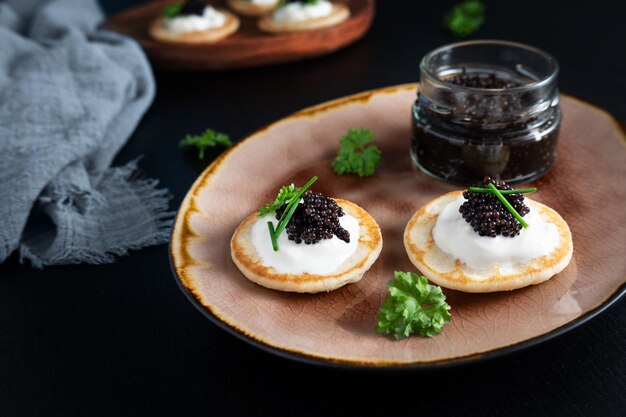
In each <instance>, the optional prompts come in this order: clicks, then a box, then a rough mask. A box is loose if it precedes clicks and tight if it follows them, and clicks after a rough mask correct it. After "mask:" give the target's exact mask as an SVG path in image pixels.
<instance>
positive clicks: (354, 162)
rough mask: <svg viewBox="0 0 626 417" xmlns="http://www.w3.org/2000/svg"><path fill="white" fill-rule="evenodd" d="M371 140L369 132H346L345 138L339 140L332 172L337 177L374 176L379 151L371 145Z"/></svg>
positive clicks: (366, 130)
mask: <svg viewBox="0 0 626 417" xmlns="http://www.w3.org/2000/svg"><path fill="white" fill-rule="evenodd" d="M373 140H374V133H372V131H371V130H368V129H350V130H348V133H347V134H346V135H345V136H342V137H340V138H339V152H338V153H337V157H336V158H335V160H334V161H333V163H332V168H333V171H335V173H336V174H338V175H344V174H356V175H358V176H359V177H369V176H371V175H374V173H375V172H376V168H377V167H378V163H379V162H380V149H378V147H377V146H376V145H373V144H372V143H371V142H372V141H373Z"/></svg>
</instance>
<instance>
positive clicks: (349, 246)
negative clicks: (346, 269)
mask: <svg viewBox="0 0 626 417" xmlns="http://www.w3.org/2000/svg"><path fill="white" fill-rule="evenodd" d="M268 221H271V222H272V223H273V224H274V227H276V226H277V225H278V220H276V218H275V216H272V215H267V216H263V217H259V218H258V219H257V221H256V223H255V224H254V225H252V244H253V245H254V247H255V248H256V250H257V252H258V254H259V258H260V260H261V263H262V264H263V265H265V266H271V267H273V268H274V269H275V270H276V271H277V272H280V273H285V274H303V273H309V274H318V275H326V274H330V273H332V272H335V271H336V270H337V268H338V267H339V265H341V264H342V263H343V262H344V261H345V260H346V259H348V258H349V257H350V255H352V254H353V253H354V252H356V250H357V247H358V246H359V221H358V220H357V219H356V218H354V217H352V216H350V215H348V214H344V215H343V216H342V217H340V218H339V224H340V225H341V227H343V228H344V229H346V230H347V231H348V232H349V233H350V243H346V242H344V241H343V240H340V239H338V238H337V236H333V237H332V239H323V240H322V241H320V242H317V243H315V244H312V245H307V244H305V243H295V242H293V241H291V240H289V239H288V238H287V233H286V232H283V233H281V235H280V236H279V237H278V251H277V252H275V251H274V249H273V248H272V242H271V240H270V235H269V231H268V227H267V222H268Z"/></svg>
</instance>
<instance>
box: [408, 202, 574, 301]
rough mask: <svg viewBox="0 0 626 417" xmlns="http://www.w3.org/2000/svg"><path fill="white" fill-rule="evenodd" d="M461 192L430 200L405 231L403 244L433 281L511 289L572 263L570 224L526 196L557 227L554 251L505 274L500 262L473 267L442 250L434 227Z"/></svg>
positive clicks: (479, 289) (476, 289)
mask: <svg viewBox="0 0 626 417" xmlns="http://www.w3.org/2000/svg"><path fill="white" fill-rule="evenodd" d="M462 194H463V192H462V191H454V192H451V193H447V194H444V195H442V196H441V197H439V198H436V199H434V200H432V201H430V202H429V203H427V204H426V205H424V206H423V207H422V208H420V209H419V210H418V211H417V213H415V214H414V215H413V217H411V219H410V220H409V223H408V224H407V226H406V229H405V230H404V247H405V248H406V252H407V254H408V256H409V259H410V260H411V262H412V263H413V265H415V266H416V267H417V268H418V269H419V270H420V271H421V273H422V274H424V275H425V276H426V277H427V278H428V279H429V280H430V281H432V282H434V283H436V284H437V285H441V286H442V287H446V288H450V289H453V290H458V291H463V292H470V293H485V292H496V291H510V290H515V289H518V288H523V287H526V286H528V285H533V284H539V283H542V282H544V281H547V280H548V279H550V278H551V277H553V276H554V275H556V274H558V273H559V272H561V271H562V270H563V269H565V267H566V266H567V265H568V264H569V262H570V260H571V258H572V253H573V248H574V246H573V243H572V234H571V232H570V229H569V227H568V225H567V223H566V222H565V220H563V218H562V217H561V216H560V215H559V214H558V213H557V212H556V211H554V210H553V209H551V208H550V207H548V206H546V205H543V204H541V203H538V202H536V201H533V200H531V199H529V198H525V203H526V204H527V205H528V206H529V208H530V209H531V210H535V211H536V212H537V213H539V215H540V216H541V217H542V218H543V220H544V221H546V222H549V223H553V224H554V225H556V227H557V230H558V233H559V245H558V246H557V248H556V249H555V250H554V251H553V252H552V253H550V254H548V255H546V256H542V257H538V258H533V259H531V260H530V261H529V262H528V263H524V264H516V265H514V266H513V267H507V268H506V269H507V272H506V273H504V272H502V271H501V268H500V267H499V266H497V265H496V266H494V267H492V268H491V269H488V270H481V271H477V270H473V269H471V268H469V267H468V266H467V265H465V264H463V263H462V262H461V261H459V260H458V259H454V258H453V257H452V256H450V255H448V254H447V253H445V252H443V251H442V250H441V249H439V248H438V247H437V245H436V244H435V242H434V240H433V234H432V230H433V227H434V226H435V223H436V222H437V218H438V217H439V213H441V211H442V210H443V208H444V207H445V206H446V205H448V204H449V203H451V202H452V201H454V200H456V199H458V198H460V197H461V196H462ZM512 239H515V238H512Z"/></svg>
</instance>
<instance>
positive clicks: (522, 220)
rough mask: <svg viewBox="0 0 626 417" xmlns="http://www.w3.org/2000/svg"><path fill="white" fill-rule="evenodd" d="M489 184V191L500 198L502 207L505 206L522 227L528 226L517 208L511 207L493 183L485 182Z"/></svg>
mask: <svg viewBox="0 0 626 417" xmlns="http://www.w3.org/2000/svg"><path fill="white" fill-rule="evenodd" d="M487 185H488V186H489V189H490V190H491V192H492V193H493V194H494V195H495V196H496V197H498V200H500V201H501V202H502V204H504V207H506V209H507V210H508V211H509V212H511V214H512V215H513V217H515V218H516V219H517V221H518V222H520V224H521V225H522V227H524V228H526V227H528V223H526V221H525V220H524V219H523V218H522V216H520V215H519V213H518V212H517V210H515V209H514V208H513V206H512V205H511V203H509V202H508V200H507V199H506V198H504V196H503V195H502V193H501V192H500V190H498V189H497V188H496V187H495V185H493V184H492V183H489V184H487Z"/></svg>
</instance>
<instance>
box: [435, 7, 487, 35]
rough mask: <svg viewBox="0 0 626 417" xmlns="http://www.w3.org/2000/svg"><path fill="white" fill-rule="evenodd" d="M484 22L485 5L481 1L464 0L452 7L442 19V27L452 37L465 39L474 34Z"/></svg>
mask: <svg viewBox="0 0 626 417" xmlns="http://www.w3.org/2000/svg"><path fill="white" fill-rule="evenodd" d="M484 21H485V4H484V3H483V2H482V1H481V0H465V1H464V2H462V3H457V4H455V5H454V7H453V8H452V10H451V11H450V12H448V13H447V14H446V15H445V16H444V19H443V23H444V25H445V26H446V27H447V28H448V30H450V32H452V33H453V34H454V35H456V36H459V37H463V38H464V37H466V36H469V35H471V34H472V33H474V32H475V31H476V30H478V28H480V26H481V25H482V24H483V23H484Z"/></svg>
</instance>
